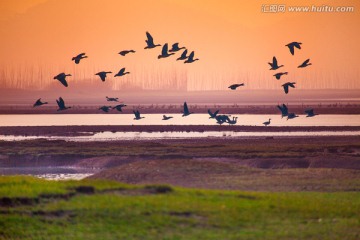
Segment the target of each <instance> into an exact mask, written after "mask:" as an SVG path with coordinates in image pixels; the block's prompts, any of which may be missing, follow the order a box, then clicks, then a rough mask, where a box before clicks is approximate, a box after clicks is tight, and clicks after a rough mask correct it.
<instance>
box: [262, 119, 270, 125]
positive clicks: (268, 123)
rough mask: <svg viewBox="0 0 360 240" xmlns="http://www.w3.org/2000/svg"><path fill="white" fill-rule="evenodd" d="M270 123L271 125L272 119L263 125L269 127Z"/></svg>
mask: <svg viewBox="0 0 360 240" xmlns="http://www.w3.org/2000/svg"><path fill="white" fill-rule="evenodd" d="M270 123H271V118H269V121H266V122H263V124H264V125H265V127H266V126H268V125H270Z"/></svg>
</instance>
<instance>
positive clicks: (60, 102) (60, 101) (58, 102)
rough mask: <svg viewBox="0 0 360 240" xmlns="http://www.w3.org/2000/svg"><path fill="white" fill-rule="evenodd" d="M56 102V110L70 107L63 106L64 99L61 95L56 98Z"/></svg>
mask: <svg viewBox="0 0 360 240" xmlns="http://www.w3.org/2000/svg"><path fill="white" fill-rule="evenodd" d="M56 103H57V105H58V106H59V109H58V111H62V110H66V109H69V108H71V107H66V106H65V101H64V99H62V97H59V100H57V99H56Z"/></svg>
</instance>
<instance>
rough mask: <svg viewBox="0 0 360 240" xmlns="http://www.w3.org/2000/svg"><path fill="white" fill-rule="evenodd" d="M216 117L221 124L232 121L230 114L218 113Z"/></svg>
mask: <svg viewBox="0 0 360 240" xmlns="http://www.w3.org/2000/svg"><path fill="white" fill-rule="evenodd" d="M215 119H216V123H217V124H220V125H221V124H223V123H225V122H227V121H231V120H230V118H229V116H227V115H217V116H216V117H215Z"/></svg>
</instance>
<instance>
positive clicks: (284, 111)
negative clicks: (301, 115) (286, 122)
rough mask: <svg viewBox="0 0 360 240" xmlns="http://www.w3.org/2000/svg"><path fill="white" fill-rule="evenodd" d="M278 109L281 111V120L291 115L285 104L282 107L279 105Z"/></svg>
mask: <svg viewBox="0 0 360 240" xmlns="http://www.w3.org/2000/svg"><path fill="white" fill-rule="evenodd" d="M277 108H278V109H279V110H280V111H281V118H283V117H286V116H287V115H288V114H289V110H288V107H287V106H286V105H285V104H283V105H282V106H281V105H277Z"/></svg>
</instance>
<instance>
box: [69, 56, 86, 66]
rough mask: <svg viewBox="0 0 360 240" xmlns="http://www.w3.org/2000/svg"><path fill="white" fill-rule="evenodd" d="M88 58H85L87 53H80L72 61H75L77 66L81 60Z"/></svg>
mask: <svg viewBox="0 0 360 240" xmlns="http://www.w3.org/2000/svg"><path fill="white" fill-rule="evenodd" d="M87 57H88V56H85V53H80V54H79V55H77V56H76V57H73V58H72V59H71V60H72V61H75V63H76V64H79V63H80V60H81V59H83V58H87Z"/></svg>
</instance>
